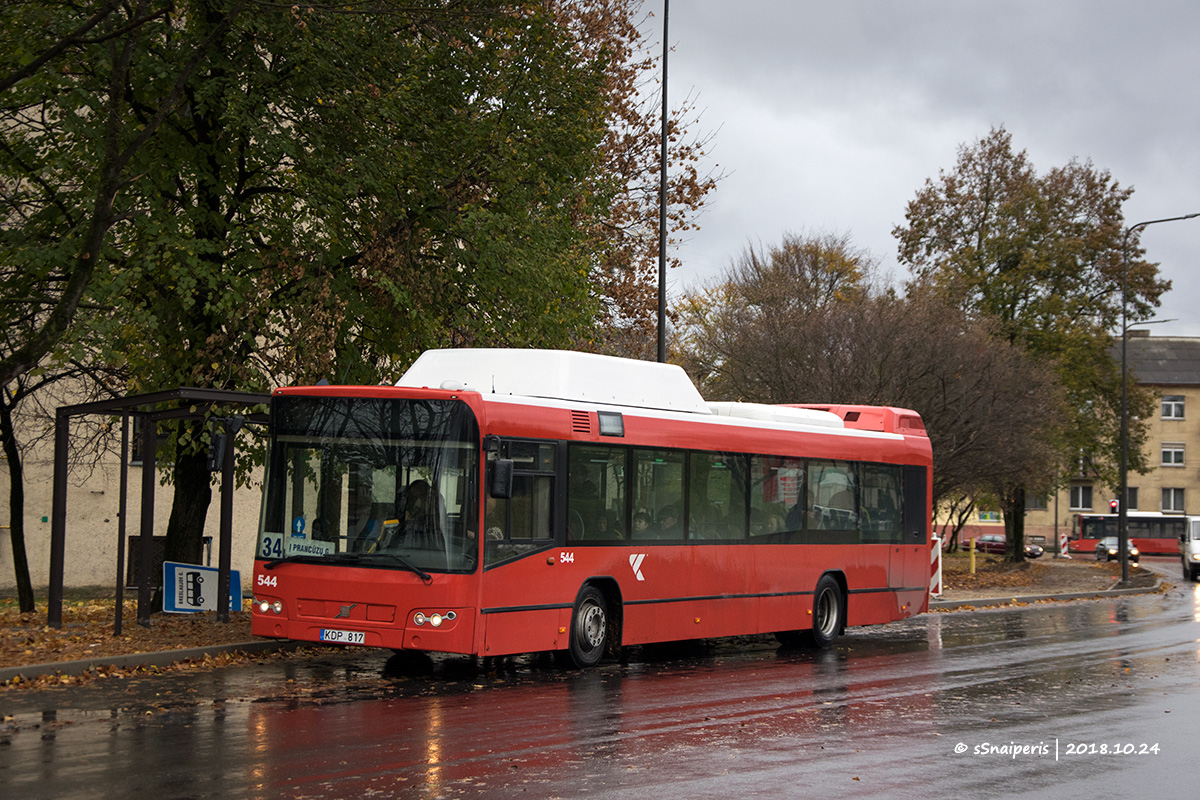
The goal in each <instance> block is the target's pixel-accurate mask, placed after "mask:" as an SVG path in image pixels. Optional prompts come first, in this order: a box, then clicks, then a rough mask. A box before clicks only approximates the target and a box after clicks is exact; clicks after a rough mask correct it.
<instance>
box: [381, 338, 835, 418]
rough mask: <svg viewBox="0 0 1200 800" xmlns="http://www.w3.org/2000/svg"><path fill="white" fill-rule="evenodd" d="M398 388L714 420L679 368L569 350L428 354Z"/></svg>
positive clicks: (411, 369) (459, 349) (464, 350)
mask: <svg viewBox="0 0 1200 800" xmlns="http://www.w3.org/2000/svg"><path fill="white" fill-rule="evenodd" d="M396 385H397V386H408V387H413V388H421V387H428V388H439V389H449V390H452V391H462V390H471V391H476V392H479V393H481V394H484V395H490V394H496V395H518V396H523V397H540V398H548V399H556V400H572V401H577V402H585V403H598V404H601V405H614V406H630V407H636V408H654V409H660V410H664V411H684V412H688V413H692V414H704V415H706V416H707V415H711V414H712V411H711V410H710V409H709V406H708V404H707V403H705V402H704V398H703V397H701V396H700V392H698V391H697V390H696V387H695V386H694V385H693V384H692V381H691V380H690V379H689V378H688V376H687V373H686V372H684V371H683V369H682V368H681V367H678V366H676V365H674V364H659V363H657V362H654V361H636V360H634V359H630V358H616V357H614V356H600V355H594V354H592V353H576V352H572V351H567V350H509V349H501V348H496V349H486V348H478V349H477V348H458V349H450V350H428V351H426V352H424V353H422V354H421V356H420V358H418V359H417V360H416V361H414V362H413V365H412V366H411V367H409V368H408V371H407V372H405V373H404V375H403V376H402V377H401V378H400V380H399V381H397V382H396ZM790 410H792V411H796V410H798V409H790ZM816 413H819V412H816ZM830 416H834V415H830ZM835 418H836V417H835Z"/></svg>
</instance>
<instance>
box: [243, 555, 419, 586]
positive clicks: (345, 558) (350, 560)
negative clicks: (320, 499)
mask: <svg viewBox="0 0 1200 800" xmlns="http://www.w3.org/2000/svg"><path fill="white" fill-rule="evenodd" d="M380 558H386V559H391V560H392V561H395V562H396V563H397V564H399V565H400V566H402V567H404V568H405V569H406V570H408V571H409V572H412V573H414V574H416V575H417V577H419V578H420V579H421V580H422V581H423V582H425V583H432V582H433V576H432V575H430V574H429V573H428V572H426V571H425V570H423V569H421V568H420V567H418V566H416V565H414V564H411V563H409V562H408V561H405V560H404V559H403V558H401V557H400V556H398V555H396V554H395V553H330V554H328V555H324V556H316V555H297V556H288V557H287V558H276V559H272V560H271V561H268V562H267V563H265V564H263V569H275V568H276V567H278V566H279V565H280V564H290V563H304V564H327V563H329V562H330V561H332V562H334V563H337V564H359V563H362V562H363V561H374V560H377V559H380Z"/></svg>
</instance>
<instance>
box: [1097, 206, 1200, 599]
mask: <svg viewBox="0 0 1200 800" xmlns="http://www.w3.org/2000/svg"><path fill="white" fill-rule="evenodd" d="M1194 217H1200V212H1197V213H1195V214H1185V215H1184V216H1182V217H1166V218H1164V219H1151V220H1147V221H1145V222H1139V223H1137V224H1136V225H1130V226H1129V227H1128V228H1126V229H1125V240H1124V242H1123V243H1122V245H1121V491H1120V493H1119V494H1118V495H1117V497H1118V498H1119V502H1118V503H1117V550H1118V551H1119V552H1120V554H1121V585H1122V586H1127V585H1128V584H1129V553H1127V552H1126V550H1127V549H1128V547H1129V515H1128V512H1127V506H1128V502H1127V501H1128V500H1129V354H1128V349H1129V237H1130V236H1132V235H1133V232H1134V231H1137V230H1141V229H1142V228H1145V227H1146V226H1148V225H1155V224H1157V223H1159V222H1176V221H1178V220H1184V219H1192V218H1194Z"/></svg>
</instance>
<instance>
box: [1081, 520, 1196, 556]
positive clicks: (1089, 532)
mask: <svg viewBox="0 0 1200 800" xmlns="http://www.w3.org/2000/svg"><path fill="white" fill-rule="evenodd" d="M1125 516H1126V519H1127V520H1128V522H1127V524H1128V526H1129V541H1131V542H1132V543H1133V546H1134V547H1136V548H1137V549H1138V550H1139V551H1141V554H1142V555H1145V556H1174V555H1179V539H1180V537H1181V536H1182V535H1183V533H1184V531H1186V530H1187V517H1185V516H1183V515H1182V514H1163V513H1161V512H1158V511H1126V512H1125ZM1117 517H1118V515H1117V514H1080V515H1079V523H1078V524H1077V525H1076V526H1075V527H1074V528H1073V529H1072V531H1071V541H1070V544H1069V547H1070V549H1071V551H1073V552H1076V553H1079V554H1081V555H1089V556H1090V555H1092V554H1093V553H1094V552H1095V550H1096V545H1097V544H1099V543H1100V540H1101V539H1103V538H1104V537H1106V536H1117V535H1118V533H1117Z"/></svg>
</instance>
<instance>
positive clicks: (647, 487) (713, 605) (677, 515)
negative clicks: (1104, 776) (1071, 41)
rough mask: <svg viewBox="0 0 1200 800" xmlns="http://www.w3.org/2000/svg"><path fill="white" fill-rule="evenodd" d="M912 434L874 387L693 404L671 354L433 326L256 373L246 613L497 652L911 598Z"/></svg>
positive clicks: (297, 630) (773, 625)
mask: <svg viewBox="0 0 1200 800" xmlns="http://www.w3.org/2000/svg"><path fill="white" fill-rule="evenodd" d="M931 469H932V454H931V450H930V444H929V439H928V437H927V436H926V434H925V430H924V427H923V425H922V423H921V420H920V417H919V416H917V415H916V414H915V413H914V412H911V411H906V410H903V409H896V408H885V407H864V406H823V407H801V406H765V405H755V404H742V403H713V404H709V403H706V402H705V401H704V400H703V399H702V398H701V397H700V394H699V392H697V391H696V389H695V387H694V386H693V385H692V383H691V381H690V380H688V378H687V376H686V374H685V373H684V372H683V370H681V369H680V368H679V367H676V366H672V365H667V364H657V363H652V362H644V361H633V360H629V359H619V358H611V357H606V356H596V355H590V354H583V353H570V352H560V351H539V350H469V349H463V350H441V351H430V352H428V353H425V354H424V355H422V356H421V357H420V358H419V359H418V360H417V361H416V362H415V363H414V364H413V366H412V367H411V368H410V369H409V370H408V372H406V373H405V375H404V377H403V378H401V380H400V381H399V383H398V384H397V385H396V386H369V387H364V386H310V387H296V388H287V389H280V390H278V391H276V393H275V395H274V397H273V400H272V408H271V446H270V455H269V457H268V463H267V469H266V473H265V478H264V491H263V507H262V515H261V523H260V532H259V538H258V545H257V551H256V557H255V569H254V595H255V602H254V611H253V623H252V630H253V633H254V634H255V635H257V636H266V637H282V638H290V639H295V640H307V641H324V642H341V643H349V644H358V645H369V646H375V647H384V648H391V649H393V650H397V651H401V650H424V651H437V652H447V653H462V654H470V655H479V656H500V655H510V654H516V653H528V652H540V651H562V652H563V653H564V654H569V657H570V659H571V660H572V661H573V662H574V663H575V664H576V665H578V666H580V667H587V666H591V665H594V664H596V663H597V662H598V661H599V660H600V659H601V658H602V657H603V655H604V653H605V652H606V651H609V650H612V649H614V648H616V647H619V646H622V645H635V644H645V643H650V642H665V641H677V640H687V639H703V638H714V637H723V636H733V635H743V634H757V633H776V634H777V635H778V636H779V638H780V639H781V640H782V641H791V640H800V639H806V640H809V641H811V642H813V643H815V644H816V645H818V646H825V647H827V646H829V645H830V644H832V643H833V641H834V640H835V639H836V637H837V636H838V635H839V634H841V633H842V632H843V630H844V628H845V627H846V626H847V625H867V624H873V623H883V622H889V621H893V620H898V619H902V618H905V617H909V616H912V615H914V614H917V613H920V612H923V611H925V610H926V609H927V607H928V598H929V579H930V573H931V570H930V540H929V533H930V530H931V527H932V524H931V523H932V520H931V500H932V494H931V492H932V479H931Z"/></svg>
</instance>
